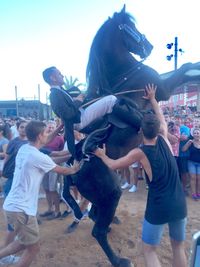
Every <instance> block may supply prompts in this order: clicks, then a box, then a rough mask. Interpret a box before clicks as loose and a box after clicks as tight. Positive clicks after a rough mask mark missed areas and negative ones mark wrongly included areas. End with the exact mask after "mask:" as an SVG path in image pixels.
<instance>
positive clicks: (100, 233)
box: [92, 190, 132, 267]
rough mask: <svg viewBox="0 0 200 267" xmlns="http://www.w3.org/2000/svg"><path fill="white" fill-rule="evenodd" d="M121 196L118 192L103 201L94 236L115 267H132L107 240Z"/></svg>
mask: <svg viewBox="0 0 200 267" xmlns="http://www.w3.org/2000/svg"><path fill="white" fill-rule="evenodd" d="M120 196H121V192H120V191H118V190H116V191H115V192H114V193H113V194H112V195H111V196H110V197H109V198H107V199H105V200H104V201H102V203H101V205H98V207H97V216H96V222H95V225H94V228H93V230H92V235H93V236H94V237H95V238H96V240H97V241H98V243H99V245H100V246H101V247H102V249H103V251H104V252H105V254H106V256H107V257H108V259H109V260H110V262H111V264H112V265H113V266H115V267H131V266H132V264H131V261H130V260H129V259H125V258H120V257H119V256H117V255H116V254H115V252H114V251H113V250H112V248H111V246H110V245H109V243H108V240H107V234H108V230H109V225H110V223H111V222H112V219H113V217H114V214H115V210H116V208H117V205H118V202H119V199H120Z"/></svg>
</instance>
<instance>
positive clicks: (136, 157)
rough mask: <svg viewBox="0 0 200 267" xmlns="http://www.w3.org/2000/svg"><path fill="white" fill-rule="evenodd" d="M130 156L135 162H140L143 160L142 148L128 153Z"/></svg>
mask: <svg viewBox="0 0 200 267" xmlns="http://www.w3.org/2000/svg"><path fill="white" fill-rule="evenodd" d="M128 155H130V156H131V157H133V158H134V160H135V161H140V160H141V159H142V158H143V156H144V153H143V151H142V150H141V149H140V148H134V149H132V150H131V151H130V152H129V153H128Z"/></svg>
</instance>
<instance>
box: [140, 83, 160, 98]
mask: <svg viewBox="0 0 200 267" xmlns="http://www.w3.org/2000/svg"><path fill="white" fill-rule="evenodd" d="M156 89H157V86H156V85H154V84H148V85H146V86H145V93H146V95H145V96H143V98H144V99H147V100H150V101H151V100H152V99H155V94H156Z"/></svg>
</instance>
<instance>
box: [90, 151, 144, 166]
mask: <svg viewBox="0 0 200 267" xmlns="http://www.w3.org/2000/svg"><path fill="white" fill-rule="evenodd" d="M94 154H95V155H96V156H97V157H99V158H100V159H102V161H103V162H104V163H105V164H106V165H107V166H108V167H109V168H110V169H112V170H117V169H121V168H126V167H129V166H130V165H131V164H133V163H134V162H136V161H140V160H141V150H140V149H138V148H135V149H132V150H131V151H130V152H129V153H128V154H127V155H126V156H124V157H121V158H119V159H115V160H114V159H111V158H109V157H108V156H107V155H106V151H105V146H104V148H103V149H102V148H98V149H96V150H95V152H94Z"/></svg>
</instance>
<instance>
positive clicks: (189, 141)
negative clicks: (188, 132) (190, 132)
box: [182, 139, 193, 152]
mask: <svg viewBox="0 0 200 267" xmlns="http://www.w3.org/2000/svg"><path fill="white" fill-rule="evenodd" d="M192 143H193V140H192V139H190V140H188V141H187V143H186V144H185V145H184V146H183V147H182V151H183V152H185V151H187V150H188V149H189V147H190V146H191V144H192Z"/></svg>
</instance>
